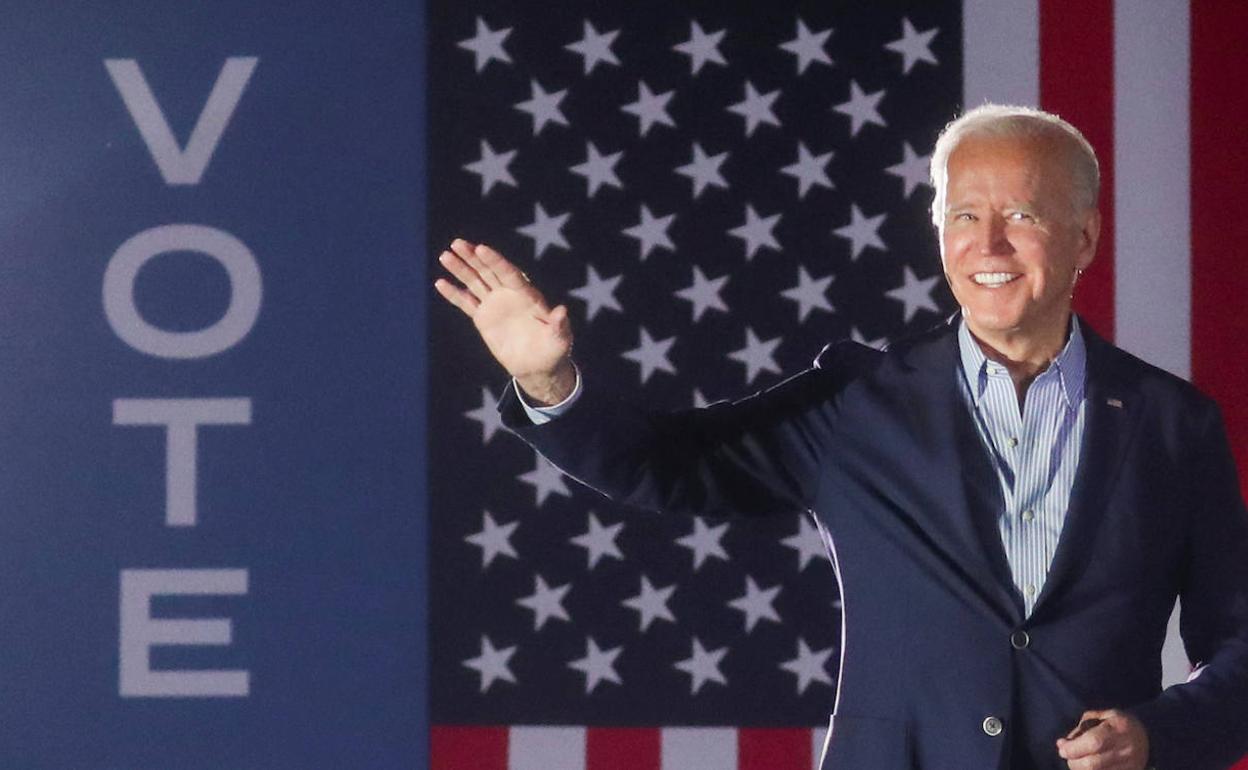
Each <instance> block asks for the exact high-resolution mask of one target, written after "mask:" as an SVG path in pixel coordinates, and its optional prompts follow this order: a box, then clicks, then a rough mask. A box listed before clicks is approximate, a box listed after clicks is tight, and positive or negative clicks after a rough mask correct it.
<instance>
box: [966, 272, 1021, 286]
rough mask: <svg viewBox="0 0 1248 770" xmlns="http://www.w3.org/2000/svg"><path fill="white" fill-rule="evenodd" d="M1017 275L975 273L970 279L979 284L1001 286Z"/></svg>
mask: <svg viewBox="0 0 1248 770" xmlns="http://www.w3.org/2000/svg"><path fill="white" fill-rule="evenodd" d="M1018 276H1019V274H1018V273H975V274H974V275H972V276H971V279H972V280H973V281H975V283H977V284H979V285H980V286H1003V285H1005V284H1007V283H1009V282H1010V281H1012V280H1014V279H1015V278H1017V277H1018Z"/></svg>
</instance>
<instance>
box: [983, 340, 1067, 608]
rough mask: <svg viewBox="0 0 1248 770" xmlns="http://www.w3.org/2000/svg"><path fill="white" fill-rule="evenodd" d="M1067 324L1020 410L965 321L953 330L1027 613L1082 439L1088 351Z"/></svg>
mask: <svg viewBox="0 0 1248 770" xmlns="http://www.w3.org/2000/svg"><path fill="white" fill-rule="evenodd" d="M1070 328H1071V331H1070V337H1069V338H1068V339H1067V341H1066V346H1065V348H1063V349H1062V352H1061V354H1060V355H1058V357H1057V358H1056V359H1054V360H1053V363H1052V364H1050V365H1049V368H1048V369H1045V370H1044V372H1043V373H1041V374H1040V375H1039V376H1038V377H1036V379H1035V380H1033V381H1032V383H1031V385H1029V386H1028V388H1027V397H1026V398H1025V399H1024V404H1023V409H1022V411H1021V413H1020V411H1019V408H1018V396H1017V393H1016V391H1015V389H1014V381H1013V380H1012V379H1010V373H1009V371H1008V370H1007V369H1006V368H1005V367H1004V366H1002V365H1001V364H998V363H997V362H995V361H990V360H988V358H987V356H985V355H984V352H983V350H981V349H980V347H979V344H978V343H976V342H975V340H974V339H973V338H972V337H971V332H970V330H969V329H967V327H966V321H965V320H963V321H962V322H961V323H960V325H959V327H958V347H959V349H960V350H961V354H962V373H961V375H960V376H958V381H959V382H960V383H961V387H960V388H959V391H960V392H961V393H962V396H963V397H964V398H965V399H966V403H967V407H968V408H970V410H971V413H972V414H973V415H974V416H975V424H976V426H977V427H978V429H979V436H980V438H981V439H982V440H983V442H984V446H985V448H986V449H987V450H988V453H989V455H990V456H991V457H992V465H993V468H994V469H995V470H996V473H997V480H998V481H999V482H1000V484H1001V497H1002V499H1003V500H1004V501H1005V508H1004V510H1002V511H1000V512H999V513H998V516H997V526H998V529H999V530H1000V532H1001V542H1002V543H1003V544H1004V545H1005V555H1006V558H1007V559H1008V561H1009V563H1010V571H1011V572H1012V573H1013V575H1014V584H1015V585H1016V586H1018V590H1019V591H1020V592H1021V593H1022V597H1023V605H1024V608H1025V610H1026V614H1027V615H1030V614H1031V611H1032V608H1033V607H1035V604H1036V597H1037V596H1039V595H1040V591H1041V589H1043V588H1044V581H1045V577H1046V576H1047V575H1048V572H1049V566H1050V565H1051V564H1052V563H1053V554H1054V552H1055V551H1056V550H1057V541H1058V537H1059V536H1060V535H1061V533H1062V525H1063V524H1064V523H1065V521H1066V509H1067V508H1068V507H1069V505H1070V488H1071V486H1072V485H1073V484H1074V481H1075V469H1076V466H1077V465H1078V463H1079V448H1080V446H1081V445H1082V444H1083V424H1084V413H1085V411H1086V410H1085V408H1084V403H1085V402H1084V398H1083V393H1084V383H1085V381H1086V363H1087V350H1086V348H1085V347H1084V342H1083V335H1082V333H1080V331H1079V323H1078V322H1077V321H1076V320H1075V319H1074V318H1073V317H1072V318H1071V322H1070Z"/></svg>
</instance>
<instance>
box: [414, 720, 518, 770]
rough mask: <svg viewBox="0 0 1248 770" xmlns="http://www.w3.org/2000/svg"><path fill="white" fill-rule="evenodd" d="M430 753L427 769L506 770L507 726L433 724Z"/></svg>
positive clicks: (430, 731) (430, 736)
mask: <svg viewBox="0 0 1248 770" xmlns="http://www.w3.org/2000/svg"><path fill="white" fill-rule="evenodd" d="M429 753H430V760H429V768H430V770H507V728H506V727H451V726H447V725H434V726H433V727H432V728H430V730H429Z"/></svg>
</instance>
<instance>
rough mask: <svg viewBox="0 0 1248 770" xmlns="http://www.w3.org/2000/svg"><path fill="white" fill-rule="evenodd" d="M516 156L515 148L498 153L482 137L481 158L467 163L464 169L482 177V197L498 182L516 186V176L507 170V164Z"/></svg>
mask: <svg viewBox="0 0 1248 770" xmlns="http://www.w3.org/2000/svg"><path fill="white" fill-rule="evenodd" d="M514 157H516V151H515V150H508V151H507V152H498V153H496V152H494V148H493V147H491V146H490V143H489V142H487V141H485V140H484V139H482V140H481V157H480V159H478V160H474V161H473V162H472V163H465V164H464V165H463V169H464V170H465V171H471V172H472V173H474V174H476V175H478V176H480V177H481V197H482V198H484V197H485V195H486V193H488V192H489V191H490V190H491V189H492V188H493V187H494V185H496V184H509V185H511V186H512V187H515V186H516V179H515V177H513V176H512V175H511V172H510V171H508V170H507V165H508V164H509V163H511V160H512V158H514Z"/></svg>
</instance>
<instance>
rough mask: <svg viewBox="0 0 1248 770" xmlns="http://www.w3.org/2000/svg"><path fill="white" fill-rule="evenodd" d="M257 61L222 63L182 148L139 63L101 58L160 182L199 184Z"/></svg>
mask: <svg viewBox="0 0 1248 770" xmlns="http://www.w3.org/2000/svg"><path fill="white" fill-rule="evenodd" d="M258 61H259V59H257V58H256V57H254V56H231V57H229V58H228V59H226V60H225V64H223V65H221V72H220V73H219V74H218V75H217V82H216V83H215V84H213V86H212V93H210V94H208V101H207V102H205V103H204V108H203V110H202V111H200V113H199V119H198V120H196V121H195V128H194V130H192V131H191V138H190V140H188V141H187V143H186V149H185V150H183V149H182V148H181V147H179V146H178V142H177V140H176V139H174V137H173V131H172V130H171V129H170V128H169V121H167V120H166V119H165V113H164V112H163V111H162V110H161V109H160V105H159V104H157V103H156V97H155V95H153V94H152V89H151V87H150V86H148V84H147V79H146V78H144V77H143V71H142V70H140V69H139V63H138V62H137V61H135V60H134V59H105V60H104V66H105V67H107V68H108V75H109V77H111V78H112V79H113V85H114V86H116V87H117V91H118V92H119V93H120V94H121V99H122V101H123V102H125V104H126V109H127V110H128V111H129V112H130V117H131V118H133V119H134V125H135V126H136V127H138V129H139V134H140V135H142V137H143V141H144V142H145V143H146V144H147V149H148V151H149V152H150V153H151V154H152V160H154V161H156V167H157V168H159V169H160V175H161V176H162V177H164V179H165V184H171V185H173V184H199V180H200V178H201V177H203V175H204V169H206V168H207V167H208V161H210V160H212V154H213V153H214V152H215V151H216V149H217V144H218V143H219V142H220V141H221V134H223V133H224V132H225V127H226V125H227V124H228V123H229V122H230V118H231V117H232V116H233V115H234V108H235V107H237V106H238V100H239V99H240V98H241V97H242V95H243V89H244V88H246V87H247V81H248V80H250V79H251V73H252V71H253V70H255V68H256V63H257V62H258Z"/></svg>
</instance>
